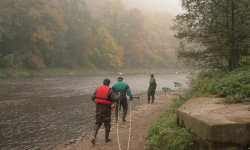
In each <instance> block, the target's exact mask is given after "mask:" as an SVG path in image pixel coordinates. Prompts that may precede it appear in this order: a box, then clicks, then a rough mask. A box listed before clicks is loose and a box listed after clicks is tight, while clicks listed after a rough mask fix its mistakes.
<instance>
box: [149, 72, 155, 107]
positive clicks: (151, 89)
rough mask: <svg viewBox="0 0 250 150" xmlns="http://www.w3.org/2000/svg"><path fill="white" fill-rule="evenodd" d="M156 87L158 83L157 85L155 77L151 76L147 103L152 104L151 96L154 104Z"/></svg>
mask: <svg viewBox="0 0 250 150" xmlns="http://www.w3.org/2000/svg"><path fill="white" fill-rule="evenodd" d="M156 85H157V83H156V80H155V78H154V75H153V74H151V75H150V80H149V87H148V92H147V96H148V102H147V103H150V96H152V103H154V99H155V89H156Z"/></svg>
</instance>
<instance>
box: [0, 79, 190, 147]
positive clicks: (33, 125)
mask: <svg viewBox="0 0 250 150" xmlns="http://www.w3.org/2000/svg"><path fill="white" fill-rule="evenodd" d="M118 76H119V75H118V74H108V75H107V74H103V75H83V76H42V77H27V78H2V79H0V149H1V150H20V149H21V150H25V149H33V150H36V149H37V150H38V149H46V150H51V149H59V147H61V146H62V145H63V144H65V143H67V142H68V141H69V140H70V139H76V138H78V137H79V136H81V135H82V134H84V133H87V132H89V131H90V130H92V127H93V125H94V122H95V120H94V119H95V104H94V103H93V102H92V101H91V95H92V93H93V92H94V90H95V89H96V87H97V86H98V85H101V84H102V81H103V80H104V79H105V78H109V79H111V85H113V84H114V83H116V81H117V77H118ZM122 77H123V78H124V82H126V83H128V85H129V86H130V88H131V91H132V93H133V95H136V94H137V95H138V94H139V93H145V94H146V91H147V88H148V81H149V77H150V75H149V74H123V75H122ZM155 78H156V81H157V91H161V88H162V87H169V88H171V89H176V88H175V87H174V83H173V82H180V83H182V85H183V87H187V82H188V79H187V74H155ZM145 102H146V101H145V100H140V99H134V101H133V108H132V109H136V107H138V106H139V105H141V104H144V103H145Z"/></svg>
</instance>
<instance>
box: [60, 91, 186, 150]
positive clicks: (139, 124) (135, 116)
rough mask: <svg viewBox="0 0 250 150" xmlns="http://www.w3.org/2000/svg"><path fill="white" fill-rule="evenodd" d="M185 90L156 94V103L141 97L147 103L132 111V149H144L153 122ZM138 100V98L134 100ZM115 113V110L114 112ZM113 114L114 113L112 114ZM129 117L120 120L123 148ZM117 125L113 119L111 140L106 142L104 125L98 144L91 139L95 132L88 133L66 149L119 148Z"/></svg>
mask: <svg viewBox="0 0 250 150" xmlns="http://www.w3.org/2000/svg"><path fill="white" fill-rule="evenodd" d="M183 92H184V91H183V90H182V91H180V90H178V91H174V92H172V93H171V94H166V95H165V94H163V93H157V94H156V95H155V103H154V104H146V99H147V98H146V95H144V96H142V97H141V100H143V101H145V104H143V105H141V106H139V107H138V108H137V110H135V111H132V113H131V114H132V122H131V124H132V128H131V138H130V146H129V149H130V150H144V149H146V147H145V144H144V142H145V136H146V135H147V131H148V129H149V127H150V125H151V124H152V123H154V122H155V121H157V120H158V119H159V118H160V116H161V114H163V113H164V110H165V109H166V108H168V107H169V106H170V104H171V103H172V102H173V99H174V97H178V95H179V94H182V93H183ZM134 101H136V99H135V100H134ZM112 113H114V112H112ZM112 115H113V114H112ZM129 117H130V114H128V115H127V117H126V120H127V122H125V123H122V122H121V121H119V137H120V146H121V150H126V149H127V146H128V137H129V125H130V122H129ZM116 131H117V125H116V123H115V122H114V121H112V127H111V132H110V138H111V139H112V141H111V142H109V143H105V142H104V140H105V136H104V133H105V130H104V127H103V126H102V127H101V128H100V130H99V132H98V135H97V140H96V145H95V146H93V145H92V144H91V143H90V140H91V139H92V138H93V132H90V133H88V134H87V135H85V136H84V137H83V138H82V139H78V140H77V141H76V142H75V143H74V144H71V145H68V146H67V147H66V148H64V150H119V146H118V143H117V132H116Z"/></svg>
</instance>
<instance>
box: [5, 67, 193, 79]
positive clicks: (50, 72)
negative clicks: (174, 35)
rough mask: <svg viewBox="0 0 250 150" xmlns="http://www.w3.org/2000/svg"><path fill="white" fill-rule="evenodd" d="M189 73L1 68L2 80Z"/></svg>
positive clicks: (172, 71)
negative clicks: (61, 76)
mask: <svg viewBox="0 0 250 150" xmlns="http://www.w3.org/2000/svg"><path fill="white" fill-rule="evenodd" d="M175 72H180V73H187V72H189V70H188V69H187V68H180V69H176V68H168V69H166V68H159V69H117V70H107V69H94V70H84V69H80V70H72V69H64V68H48V69H44V70H30V69H3V68H0V78H13V77H14V78H17V77H31V76H60V75H63V76H72V75H88V74H96V75H98V74H114V73H116V74H120V75H122V74H123V73H126V74H129V73H135V74H136V73H175Z"/></svg>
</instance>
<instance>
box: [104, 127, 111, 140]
mask: <svg viewBox="0 0 250 150" xmlns="http://www.w3.org/2000/svg"><path fill="white" fill-rule="evenodd" d="M109 132H110V129H106V130H105V142H110V141H111V139H110V138H109Z"/></svg>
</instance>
